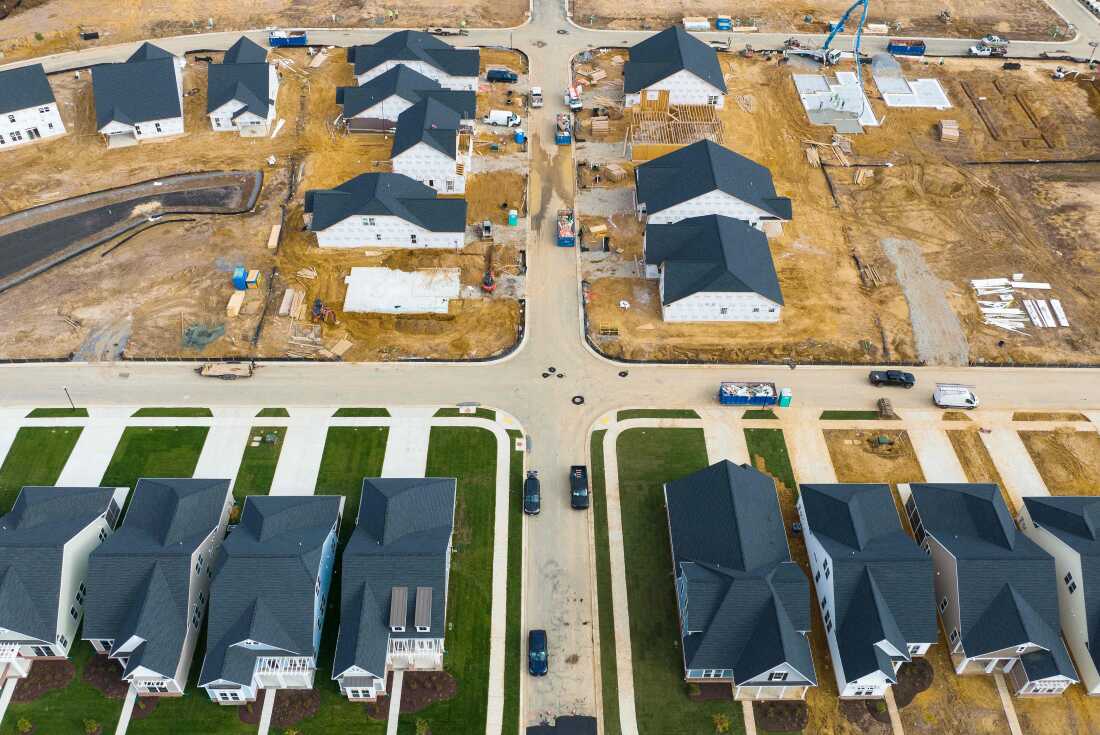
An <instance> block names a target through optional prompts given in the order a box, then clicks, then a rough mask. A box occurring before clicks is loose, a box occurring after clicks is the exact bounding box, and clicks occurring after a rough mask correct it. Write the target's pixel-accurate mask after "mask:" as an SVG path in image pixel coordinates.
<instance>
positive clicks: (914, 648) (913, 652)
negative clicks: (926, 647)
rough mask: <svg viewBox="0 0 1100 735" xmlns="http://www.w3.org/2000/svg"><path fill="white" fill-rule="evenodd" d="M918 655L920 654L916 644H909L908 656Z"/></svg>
mask: <svg viewBox="0 0 1100 735" xmlns="http://www.w3.org/2000/svg"><path fill="white" fill-rule="evenodd" d="M918 653H920V646H919V645H918V644H916V643H910V644H909V655H910V656H916V655H917V654H918Z"/></svg>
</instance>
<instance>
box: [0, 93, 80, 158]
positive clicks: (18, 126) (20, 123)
mask: <svg viewBox="0 0 1100 735" xmlns="http://www.w3.org/2000/svg"><path fill="white" fill-rule="evenodd" d="M65 132H66V131H65V124H64V123H63V122H62V121H61V113H59V112H58V111H57V103H56V102H50V103H49V104H46V105H42V106H41V107H28V108H26V109H25V110H14V111H12V112H5V113H4V114H2V115H0V150H4V149H5V148H18V147H19V146H22V145H26V144H28V143H33V142H34V141H36V140H44V139H46V138H56V137H57V136H59V135H65ZM13 133H15V134H17V137H18V139H16V138H15V137H12V134H13ZM34 135H38V136H39V137H37V138H35V137H32V136H34Z"/></svg>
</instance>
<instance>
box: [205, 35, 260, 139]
mask: <svg viewBox="0 0 1100 735" xmlns="http://www.w3.org/2000/svg"><path fill="white" fill-rule="evenodd" d="M207 72H208V74H207V81H206V89H207V94H206V111H207V112H208V113H210V112H213V111H214V110H216V109H218V108H219V107H221V106H222V105H224V104H225V103H226V102H229V101H231V100H236V101H237V102H239V103H241V107H240V109H238V110H237V111H236V112H235V113H234V115H233V117H234V118H236V117H237V116H238V115H241V114H242V113H244V112H251V113H253V114H254V115H256V116H258V117H260V118H264V119H266V118H267V113H268V110H269V108H270V107H271V105H273V104H274V103H275V100H273V99H271V84H270V82H271V72H270V68H269V65H268V63H267V51H266V50H265V49H264V48H263V47H262V46H260V45H258V44H256V43H253V42H252V41H250V40H248V39H247V38H245V37H244V36H241V38H240V40H239V41H237V42H236V43H235V44H233V45H232V46H230V47H229V50H228V51H226V52H225V58H224V59H223V60H222V63H220V64H210V65H209V66H208V67H207Z"/></svg>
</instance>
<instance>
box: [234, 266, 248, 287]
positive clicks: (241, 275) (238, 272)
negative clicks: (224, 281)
mask: <svg viewBox="0 0 1100 735" xmlns="http://www.w3.org/2000/svg"><path fill="white" fill-rule="evenodd" d="M233 288H235V289H237V290H238V291H244V290H246V289H247V288H248V270H247V269H245V267H244V266H243V265H238V266H237V267H236V268H234V269H233Z"/></svg>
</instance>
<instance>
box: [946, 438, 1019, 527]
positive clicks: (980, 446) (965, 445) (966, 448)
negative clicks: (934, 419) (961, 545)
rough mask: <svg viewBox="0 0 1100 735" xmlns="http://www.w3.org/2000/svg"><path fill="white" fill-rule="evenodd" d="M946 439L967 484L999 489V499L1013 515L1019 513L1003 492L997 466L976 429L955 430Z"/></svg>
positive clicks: (1003, 485)
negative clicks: (989, 484) (993, 486)
mask: <svg viewBox="0 0 1100 735" xmlns="http://www.w3.org/2000/svg"><path fill="white" fill-rule="evenodd" d="M947 438H948V439H949V440H950V441H951V447H952V448H953V449H954V450H955V456H957V457H958V458H959V464H961V465H962V468H963V472H965V473H966V481H967V482H991V483H993V484H994V485H996V486H997V487H999V488H1000V489H1001V497H1002V498H1003V499H1004V501H1005V504H1006V505H1007V506H1008V507H1009V509H1010V510H1011V511H1012V512H1013V513H1014V514H1015V513H1018V512H1019V510H1020V509H1019V508H1018V507H1016V503H1015V501H1013V499H1012V496H1011V495H1009V494H1008V492H1007V491H1006V490H1005V484H1004V480H1002V479H1001V473H1000V472H998V471H997V466H996V465H994V464H993V458H992V457H990V456H989V450H988V449H986V448H985V443H984V442H982V437H981V436H980V435H979V433H978V429H977V428H973V429H956V430H953V431H948V432H947Z"/></svg>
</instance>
